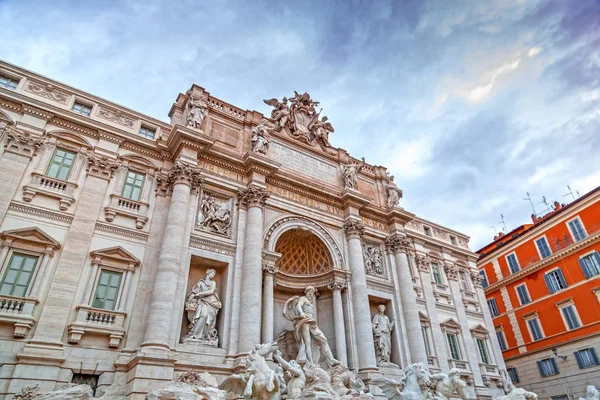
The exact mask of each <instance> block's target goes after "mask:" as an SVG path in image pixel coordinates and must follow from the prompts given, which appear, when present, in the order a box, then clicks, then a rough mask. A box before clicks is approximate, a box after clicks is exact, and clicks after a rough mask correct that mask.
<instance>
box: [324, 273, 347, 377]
mask: <svg viewBox="0 0 600 400" xmlns="http://www.w3.org/2000/svg"><path fill="white" fill-rule="evenodd" d="M346 287H347V284H346V282H342V281H334V282H332V283H330V284H329V285H327V289H329V290H331V291H332V292H333V328H334V331H335V351H336V358H337V360H338V361H339V362H341V363H342V365H343V366H344V367H347V366H348V354H347V351H346V326H345V325H344V305H343V303H342V290H344V289H345V288H346Z"/></svg>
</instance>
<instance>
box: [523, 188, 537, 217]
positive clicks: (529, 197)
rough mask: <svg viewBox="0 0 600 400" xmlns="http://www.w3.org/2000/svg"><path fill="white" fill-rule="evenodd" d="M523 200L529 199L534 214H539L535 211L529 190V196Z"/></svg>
mask: <svg viewBox="0 0 600 400" xmlns="http://www.w3.org/2000/svg"><path fill="white" fill-rule="evenodd" d="M523 200H529V204H531V209H532V210H533V215H537V213H536V212H535V208H534V207H533V201H531V196H530V195H529V192H527V197H526V198H524V199H523Z"/></svg>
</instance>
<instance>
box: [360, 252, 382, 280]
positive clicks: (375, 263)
mask: <svg viewBox="0 0 600 400" xmlns="http://www.w3.org/2000/svg"><path fill="white" fill-rule="evenodd" d="M364 258H365V271H366V273H367V274H368V275H375V276H383V275H384V273H383V252H382V251H381V250H380V249H379V248H376V247H373V246H367V247H366V249H365V251H364Z"/></svg>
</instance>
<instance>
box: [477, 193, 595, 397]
mask: <svg viewBox="0 0 600 400" xmlns="http://www.w3.org/2000/svg"><path fill="white" fill-rule="evenodd" d="M599 252H600V187H597V188H596V189H594V190H592V191H591V192H589V193H587V194H586V195H584V196H582V197H580V198H579V199H577V200H575V201H573V202H572V203H570V204H568V205H561V204H559V203H557V202H555V203H554V210H553V211H552V212H550V213H548V214H547V215H544V216H543V217H541V218H537V217H536V216H535V215H532V223H530V224H525V225H521V226H519V227H518V228H516V229H514V230H512V231H511V232H508V233H506V234H499V235H498V236H496V237H495V238H494V241H493V242H491V243H490V244H488V245H486V246H485V247H483V248H482V249H480V250H479V251H478V252H477V253H479V255H480V257H479V260H478V262H477V266H478V268H479V270H480V274H481V275H483V277H484V283H483V285H484V288H485V289H484V290H485V294H486V298H487V302H488V306H489V308H490V312H491V314H492V318H493V322H494V327H495V329H496V337H497V338H498V342H499V344H500V348H501V349H502V354H503V356H504V360H505V362H506V367H507V370H508V374H509V375H510V377H511V378H512V380H513V382H515V383H516V384H517V386H520V387H523V388H525V389H527V390H531V391H533V392H536V393H537V394H538V395H539V396H540V398H541V399H547V398H551V399H553V400H556V399H565V400H567V399H573V398H575V399H576V398H578V397H579V396H582V397H585V390H586V386H587V385H588V384H594V385H596V386H597V387H600V359H599V355H600V253H599Z"/></svg>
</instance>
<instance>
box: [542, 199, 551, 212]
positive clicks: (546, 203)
mask: <svg viewBox="0 0 600 400" xmlns="http://www.w3.org/2000/svg"><path fill="white" fill-rule="evenodd" d="M541 204H545V205H546V209H549V208H550V204H548V200H546V196H542V201H541Z"/></svg>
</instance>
